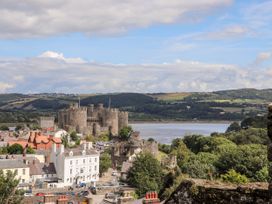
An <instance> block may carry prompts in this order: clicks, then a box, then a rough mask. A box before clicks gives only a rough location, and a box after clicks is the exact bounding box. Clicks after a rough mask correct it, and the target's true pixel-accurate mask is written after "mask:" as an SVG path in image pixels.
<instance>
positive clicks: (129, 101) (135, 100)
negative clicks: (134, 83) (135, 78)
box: [81, 93, 156, 108]
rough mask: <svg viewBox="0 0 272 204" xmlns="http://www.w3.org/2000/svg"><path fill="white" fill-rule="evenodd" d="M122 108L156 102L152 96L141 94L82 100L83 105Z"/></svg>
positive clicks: (94, 97)
mask: <svg viewBox="0 0 272 204" xmlns="http://www.w3.org/2000/svg"><path fill="white" fill-rule="evenodd" d="M109 100H110V101H111V106H112V107H116V108H120V107H134V106H143V105H146V104H152V103H156V100H155V99H154V98H152V97H150V96H147V95H145V94H140V93H120V94H105V95H96V96H90V97H87V98H85V99H83V100H81V104H82V105H85V106H86V105H89V104H98V103H103V104H104V105H105V106H108V105H109Z"/></svg>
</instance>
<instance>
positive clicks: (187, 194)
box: [165, 179, 270, 204]
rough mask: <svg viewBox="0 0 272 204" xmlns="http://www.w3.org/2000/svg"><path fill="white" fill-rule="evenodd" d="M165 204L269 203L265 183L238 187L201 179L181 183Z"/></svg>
mask: <svg viewBox="0 0 272 204" xmlns="http://www.w3.org/2000/svg"><path fill="white" fill-rule="evenodd" d="M165 203H166V204H179V203H182V204H201V203H206V204H210V203H222V204H229V203H233V204H234V203H237V204H244V203H245V204H249V203H252V204H256V203H258V204H268V203H270V202H269V194H268V184H267V183H249V184H246V185H241V186H238V185H233V184H225V183H220V182H212V181H208V180H202V179H190V180H184V181H183V182H181V184H180V185H179V187H178V188H177V189H176V190H175V192H174V193H173V194H172V195H171V196H170V198H169V199H168V200H166V202H165Z"/></svg>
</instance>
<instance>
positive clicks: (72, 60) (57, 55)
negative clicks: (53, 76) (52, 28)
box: [39, 51, 85, 63]
mask: <svg viewBox="0 0 272 204" xmlns="http://www.w3.org/2000/svg"><path fill="white" fill-rule="evenodd" d="M39 57H41V58H52V59H56V60H63V61H65V62H68V63H84V62H85V61H84V60H83V59H81V58H79V57H77V58H65V57H64V56H63V53H57V52H54V51H46V52H44V53H42V54H41V55H40V56H39Z"/></svg>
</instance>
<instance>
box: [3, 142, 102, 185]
mask: <svg viewBox="0 0 272 204" xmlns="http://www.w3.org/2000/svg"><path fill="white" fill-rule="evenodd" d="M0 169H1V170H3V171H4V172H7V171H8V170H10V171H12V172H16V174H17V176H16V178H17V179H19V181H20V182H19V187H21V188H26V189H27V188H29V187H31V188H33V187H34V188H44V187H64V186H73V185H76V184H79V183H89V184H90V185H93V186H95V184H96V182H97V181H98V180H99V153H98V152H97V151H95V150H94V148H93V146H92V143H91V142H89V143H88V142H87V143H84V144H82V145H80V146H79V147H77V148H71V149H65V148H64V146H63V145H57V144H56V143H53V145H52V149H50V151H47V152H44V153H43V154H40V155H38V154H30V155H12V156H6V155H1V156H0Z"/></svg>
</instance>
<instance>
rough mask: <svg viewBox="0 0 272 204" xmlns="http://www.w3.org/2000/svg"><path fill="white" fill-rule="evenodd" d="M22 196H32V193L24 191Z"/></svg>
mask: <svg viewBox="0 0 272 204" xmlns="http://www.w3.org/2000/svg"><path fill="white" fill-rule="evenodd" d="M24 196H25V197H28V196H33V194H32V193H28V192H25V193H24Z"/></svg>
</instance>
